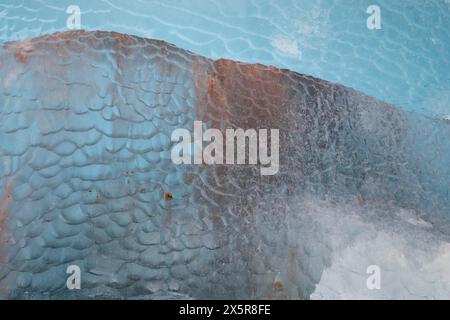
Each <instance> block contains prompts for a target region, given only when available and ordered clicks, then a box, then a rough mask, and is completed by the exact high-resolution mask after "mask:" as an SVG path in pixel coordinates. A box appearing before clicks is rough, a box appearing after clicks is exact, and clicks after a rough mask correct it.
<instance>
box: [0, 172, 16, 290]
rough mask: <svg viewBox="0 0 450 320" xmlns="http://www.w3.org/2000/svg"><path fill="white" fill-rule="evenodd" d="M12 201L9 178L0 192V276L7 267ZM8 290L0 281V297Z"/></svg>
mask: <svg viewBox="0 0 450 320" xmlns="http://www.w3.org/2000/svg"><path fill="white" fill-rule="evenodd" d="M12 201H13V194H12V182H11V180H10V179H8V180H6V183H5V185H4V188H3V190H2V192H1V193H0V276H2V275H3V271H4V270H5V269H6V268H7V267H8V266H7V264H8V252H7V248H8V241H9V228H8V216H9V208H10V206H11V203H12ZM8 291H9V289H8V285H7V283H6V281H1V282H0V297H1V296H2V294H3V293H5V292H6V293H7V292H8Z"/></svg>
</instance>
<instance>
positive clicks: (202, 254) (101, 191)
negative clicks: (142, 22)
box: [0, 31, 450, 298]
mask: <svg viewBox="0 0 450 320" xmlns="http://www.w3.org/2000/svg"><path fill="white" fill-rule="evenodd" d="M0 74H2V78H1V80H0V111H1V113H0V155H1V159H2V163H1V166H0V177H1V178H0V179H1V180H0V192H1V194H0V195H1V206H0V230H1V235H2V236H1V237H0V253H1V255H0V294H1V296H2V297H8V298H42V297H49V298H76V297H97V298H101V297H110V298H119V297H124V298H133V297H138V298H143V297H144V298H178V297H184V298H186V297H192V298H310V297H311V295H312V297H335V295H336V292H337V296H338V297H346V296H352V294H356V293H358V292H361V291H364V290H365V279H363V280H362V281H360V280H361V279H360V278H352V277H351V276H349V275H352V274H360V275H361V274H363V275H364V273H365V268H366V266H367V265H369V264H379V265H380V266H381V267H382V268H383V267H386V268H387V269H388V270H398V273H399V274H413V275H414V276H415V277H416V278H414V279H413V280H412V281H413V282H412V285H410V283H408V282H407V281H406V280H404V279H403V280H404V281H400V280H399V281H400V282H399V283H397V282H391V283H393V284H392V288H391V289H392V290H388V291H383V295H382V297H394V298H398V297H400V298H402V297H409V296H410V295H411V294H412V293H416V292H417V291H419V293H420V292H422V291H421V290H428V289H429V291H430V292H434V291H433V290H434V289H436V288H435V286H436V285H437V284H436V283H440V285H441V286H442V287H440V290H441V291H439V294H440V296H446V297H449V296H450V295H449V294H448V293H449V291H448V288H450V286H448V284H449V282H450V280H449V279H448V271H447V273H446V271H445V269H443V268H442V265H444V263H443V262H442V261H444V262H445V261H446V257H447V251H446V247H445V245H446V244H448V241H449V239H448V235H449V234H450V228H449V227H450V224H449V222H450V221H449V212H448V203H449V201H450V193H449V185H450V168H449V166H448V164H449V163H450V141H449V139H448V137H449V136H450V125H449V123H448V122H446V121H443V120H433V119H429V118H426V117H423V116H420V115H417V114H412V113H405V112H403V111H401V110H399V109H397V108H396V107H393V106H391V105H388V104H386V103H384V102H381V101H379V100H376V99H373V98H370V97H368V96H366V95H364V94H362V93H359V92H356V91H354V90H352V89H349V88H346V87H344V86H341V85H337V84H332V83H329V82H326V81H323V80H320V79H316V78H312V77H308V76H304V75H301V74H298V73H295V72H292V71H289V70H279V69H276V68H273V67H266V66H263V65H251V64H244V63H239V62H233V61H230V60H217V61H213V60H210V59H207V58H204V57H201V56H198V55H195V54H192V53H190V52H188V51H185V50H182V49H179V48H177V47H175V46H173V45H170V44H168V43H165V42H163V41H157V40H148V39H143V38H139V37H135V36H129V35H124V34H119V33H109V32H84V31H73V32H65V33H56V34H52V35H46V36H41V37H38V38H33V39H29V40H24V41H19V42H10V43H7V44H5V45H4V46H3V47H1V48H0ZM194 120H202V121H203V122H204V123H205V124H206V126H207V127H210V128H219V129H222V130H223V129H225V128H229V127H233V128H245V129H247V128H256V129H258V128H279V129H280V170H279V173H278V174H277V175H274V176H261V175H260V171H259V167H258V166H206V165H201V166H194V165H193V166H184V165H182V166H177V165H174V164H173V163H172V162H171V159H170V149H171V147H172V143H171V142H170V135H171V133H172V131H173V130H174V129H175V128H180V127H184V128H188V129H192V126H193V121H194ZM167 192H170V193H171V194H172V199H171V200H168V197H167V196H165V194H166V193H167ZM355 244H356V245H357V246H359V247H357V246H355ZM387 244H388V245H389V246H390V250H383V248H386V247H387ZM352 250H353V251H352ZM365 250H370V251H371V252H372V253H371V255H370V256H369V255H364V251H365ZM399 253H401V254H399ZM393 255H394V258H392V256H393ZM398 256H401V259H403V260H402V261H398V260H396V257H398ZM417 257H420V259H419V258H417ZM72 264H75V265H78V266H80V268H81V270H82V289H81V290H74V291H69V290H67V289H66V279H67V276H68V275H67V274H66V272H65V271H66V268H67V266H68V265H72ZM394 268H397V269H394ZM336 270H337V271H336ZM355 270H356V273H355ZM423 270H425V271H426V270H431V271H430V272H424V271H423ZM436 270H437V271H436ZM344 271H348V272H347V273H345V272H344ZM358 272H359V273H358ZM391 272H394V271H391ZM405 272H406V273H405ZM346 274H347V276H349V279H353V282H351V283H350V284H348V283H346V282H345V281H342V279H340V278H339V277H344V280H345V275H346ZM434 274H435V276H434ZM420 275H422V277H420ZM417 277H419V278H420V279H419V280H417V279H418V278H417ZM394 279H397V278H396V277H394ZM415 279H416V280H415ZM405 282H407V284H406V285H405ZM411 286H412V287H411ZM316 289H317V290H316ZM315 290H316V291H315ZM411 292H412V293H411ZM436 292H437V291H436ZM364 294H367V295H369V296H370V293H368V292H366V291H364Z"/></svg>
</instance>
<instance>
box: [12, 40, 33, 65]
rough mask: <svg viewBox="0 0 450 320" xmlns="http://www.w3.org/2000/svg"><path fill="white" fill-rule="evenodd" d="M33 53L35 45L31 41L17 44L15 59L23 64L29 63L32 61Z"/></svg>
mask: <svg viewBox="0 0 450 320" xmlns="http://www.w3.org/2000/svg"><path fill="white" fill-rule="evenodd" d="M32 51H33V45H32V44H31V42H29V41H22V42H19V43H17V46H16V50H15V53H14V57H15V58H16V60H17V61H19V62H21V63H24V64H25V63H28V61H29V60H30V56H29V54H30V53H31V52H32Z"/></svg>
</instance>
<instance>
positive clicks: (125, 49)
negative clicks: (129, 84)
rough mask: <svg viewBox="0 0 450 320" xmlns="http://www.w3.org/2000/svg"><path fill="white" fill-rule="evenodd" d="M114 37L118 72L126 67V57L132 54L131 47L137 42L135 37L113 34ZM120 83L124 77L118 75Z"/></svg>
mask: <svg viewBox="0 0 450 320" xmlns="http://www.w3.org/2000/svg"><path fill="white" fill-rule="evenodd" d="M113 36H114V41H115V43H114V50H115V60H116V64H117V68H118V70H122V69H123V67H124V61H123V60H124V59H125V58H126V55H127V54H128V53H130V52H131V49H130V45H132V44H133V43H134V42H135V40H134V39H133V37H131V36H129V35H127V34H121V33H113ZM118 80H119V82H120V81H121V80H122V75H121V74H120V73H119V74H118Z"/></svg>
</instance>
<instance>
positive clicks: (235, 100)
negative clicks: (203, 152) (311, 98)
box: [194, 59, 289, 129]
mask: <svg viewBox="0 0 450 320" xmlns="http://www.w3.org/2000/svg"><path fill="white" fill-rule="evenodd" d="M211 66H212V68H209V69H206V68H205V67H204V66H202V65H200V63H198V64H195V65H194V72H195V79H196V84H195V85H196V100H197V115H198V116H199V117H200V118H199V119H197V120H203V121H204V122H207V123H209V124H210V125H211V127H214V128H221V127H223V126H227V127H234V128H242V129H249V128H254V129H259V128H267V129H269V128H279V127H280V126H281V124H282V122H283V120H284V119H286V117H285V116H286V113H287V112H288V110H287V109H286V106H288V105H289V104H287V103H286V101H287V100H288V89H287V86H286V78H285V77H284V76H283V74H282V72H281V71H280V70H279V69H277V68H274V67H267V66H263V65H259V64H244V63H239V62H235V61H231V60H225V59H220V60H217V61H214V62H213V63H212V65H211ZM256 120H257V121H256Z"/></svg>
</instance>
